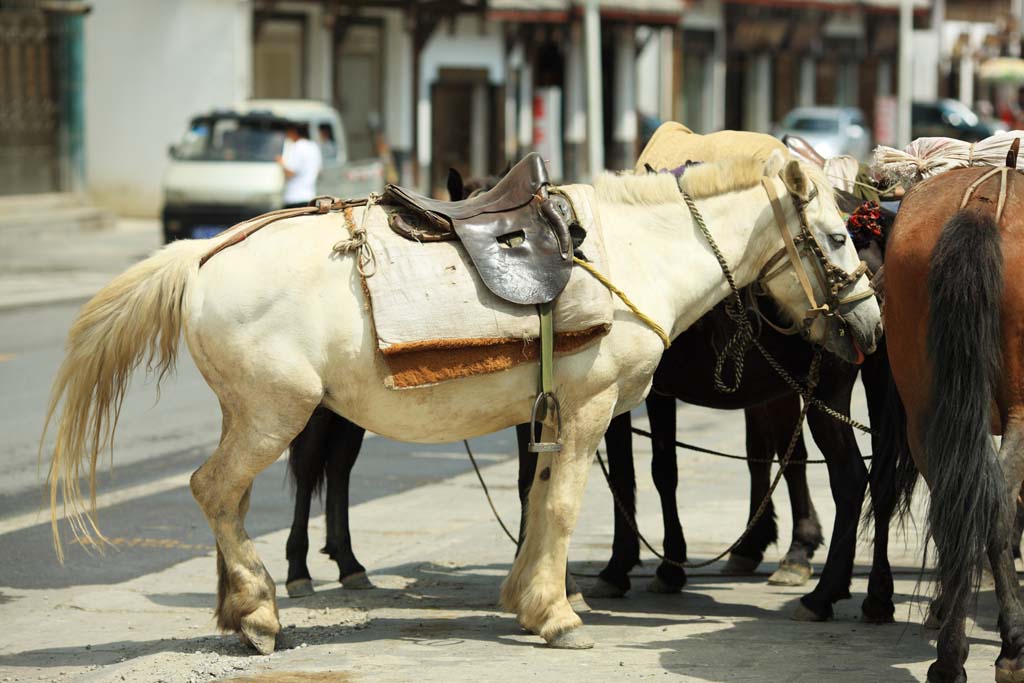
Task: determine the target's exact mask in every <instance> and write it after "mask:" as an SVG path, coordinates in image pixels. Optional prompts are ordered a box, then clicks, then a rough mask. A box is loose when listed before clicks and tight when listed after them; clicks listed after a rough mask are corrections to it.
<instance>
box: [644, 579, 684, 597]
mask: <svg viewBox="0 0 1024 683" xmlns="http://www.w3.org/2000/svg"><path fill="white" fill-rule="evenodd" d="M682 591H683V587H682V586H677V585H675V584H672V583H669V582H668V581H665V580H664V579H662V578H661V577H660V576H657V575H656V576H655V577H654V578H653V579H651V580H650V582H649V583H648V584H647V592H648V593H661V594H663V595H671V594H674V593H681V592H682Z"/></svg>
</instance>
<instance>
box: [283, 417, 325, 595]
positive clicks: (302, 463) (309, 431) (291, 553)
mask: <svg viewBox="0 0 1024 683" xmlns="http://www.w3.org/2000/svg"><path fill="white" fill-rule="evenodd" d="M331 415H333V413H331V411H329V410H327V409H326V408H324V407H319V408H317V409H316V410H315V411H313V414H312V415H311V416H310V418H309V422H307V423H306V426H305V427H303V428H302V431H301V432H299V434H298V436H296V437H295V438H294V439H293V440H292V443H291V446H290V447H289V453H288V469H289V471H290V472H291V475H292V477H293V478H294V480H295V513H294V515H293V517H292V528H291V531H290V532H289V533H288V542H287V544H286V545H285V557H286V558H287V559H288V580H287V581H286V582H285V588H286V589H287V591H288V597H290V598H301V597H305V596H307V595H312V594H313V578H312V576H311V575H310V573H309V568H308V567H307V566H306V555H307V554H308V552H309V508H310V503H311V502H312V499H313V494H314V492H315V491H316V490H317V489H318V488H319V486H320V484H321V482H322V479H323V476H324V464H325V463H324V461H325V460H326V459H327V458H328V457H329V453H328V448H327V442H328V436H329V431H328V430H329V427H330V421H329V420H330V416H331Z"/></svg>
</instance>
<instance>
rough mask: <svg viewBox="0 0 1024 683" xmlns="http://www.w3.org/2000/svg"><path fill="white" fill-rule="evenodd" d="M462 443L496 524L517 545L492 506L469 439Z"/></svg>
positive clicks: (488, 491) (492, 502) (496, 509)
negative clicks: (496, 521)
mask: <svg viewBox="0 0 1024 683" xmlns="http://www.w3.org/2000/svg"><path fill="white" fill-rule="evenodd" d="M462 444H463V445H464V446H465V447H466V455H468V456H469V461H470V462H471V463H473V470H474V471H475V472H476V478H477V479H479V480H480V486H482V487H483V489H484V495H485V496H487V504H488V505H490V506H491V512H493V513H494V519H496V520H498V524H500V525H501V530H502V531H504V532H505V535H506V536H508V540H510V541H512V544H513V545H519V541H518V540H516V537H515V536H513V535H512V532H511V531H509V530H508V527H507V526H505V521H504V520H503V519H502V518H501V515H500V514H498V508H496V507H494V501H493V500H491V492H490V490H488V488H487V484H486V483H485V482H484V475H482V474H481V473H480V467H479V466H477V464H476V458H474V457H473V449H472V448H470V447H469V440H468V439H463V440H462Z"/></svg>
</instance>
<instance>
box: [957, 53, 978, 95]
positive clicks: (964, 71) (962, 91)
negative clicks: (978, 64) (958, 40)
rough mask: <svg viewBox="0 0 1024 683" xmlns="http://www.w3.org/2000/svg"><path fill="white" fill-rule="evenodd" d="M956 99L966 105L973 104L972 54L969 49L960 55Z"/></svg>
mask: <svg viewBox="0 0 1024 683" xmlns="http://www.w3.org/2000/svg"><path fill="white" fill-rule="evenodd" d="M957 99H958V100H960V101H961V102H963V103H964V104H966V105H967V106H968V107H973V106H974V55H972V54H971V53H970V51H969V50H968V52H967V53H965V54H964V55H963V56H962V57H960V88H959V91H958V92H957Z"/></svg>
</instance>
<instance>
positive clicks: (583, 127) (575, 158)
mask: <svg viewBox="0 0 1024 683" xmlns="http://www.w3.org/2000/svg"><path fill="white" fill-rule="evenodd" d="M580 34H581V31H580V26H579V24H573V25H572V27H571V29H570V34H569V45H568V46H567V48H566V55H565V78H564V80H565V138H564V141H565V149H564V150H563V151H564V154H565V179H566V180H567V181H570V182H572V181H577V180H579V179H581V178H583V177H584V176H585V175H586V172H585V170H584V166H583V162H584V158H585V155H586V149H585V147H584V143H585V142H586V139H587V110H586V98H585V97H584V92H585V83H584V78H585V74H584V68H583V43H582V36H581V35H580Z"/></svg>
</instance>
